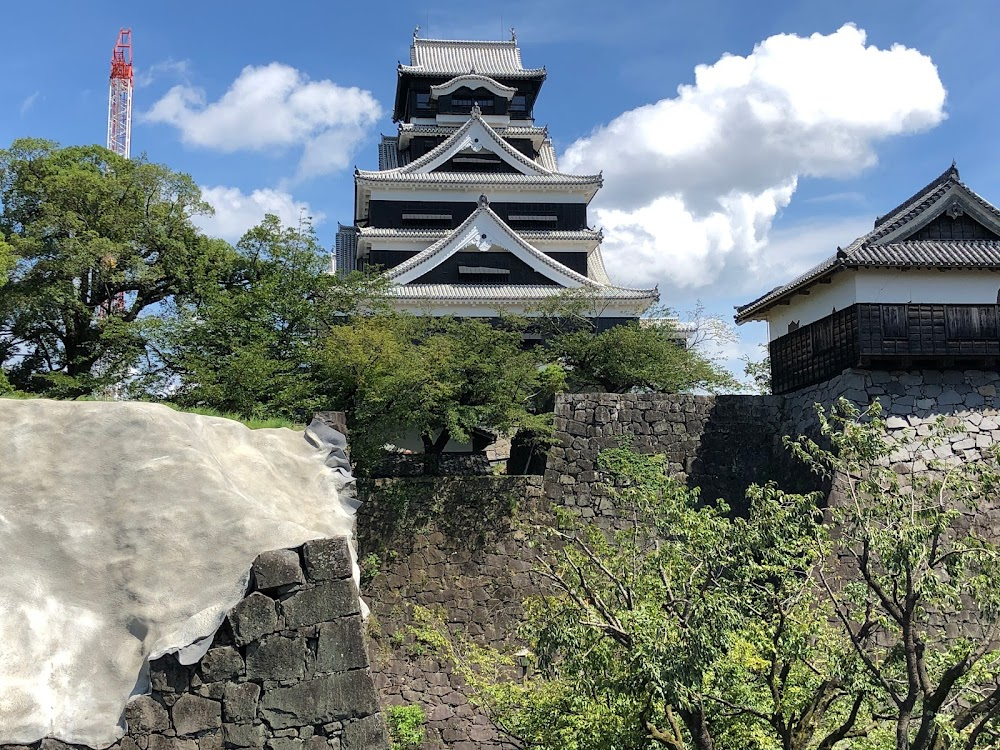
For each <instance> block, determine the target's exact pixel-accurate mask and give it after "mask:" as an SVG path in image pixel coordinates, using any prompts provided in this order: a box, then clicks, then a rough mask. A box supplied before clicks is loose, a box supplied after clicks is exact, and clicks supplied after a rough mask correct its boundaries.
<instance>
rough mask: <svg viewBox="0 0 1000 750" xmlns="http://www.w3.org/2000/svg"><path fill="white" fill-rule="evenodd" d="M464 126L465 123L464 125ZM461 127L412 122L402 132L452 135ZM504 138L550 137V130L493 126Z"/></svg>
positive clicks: (518, 126) (405, 125) (400, 128)
mask: <svg viewBox="0 0 1000 750" xmlns="http://www.w3.org/2000/svg"><path fill="white" fill-rule="evenodd" d="M463 124H464V123H463ZM459 127H460V126H459V125H452V126H447V125H415V124H414V123H412V122H401V123H400V124H399V130H400V132H404V131H405V132H407V133H412V134H413V135H451V134H452V133H454V132H455V131H456V130H457V129H458V128H459ZM490 127H492V128H493V129H494V130H495V131H497V132H498V133H499V134H500V135H502V136H503V137H504V138H530V137H532V136H539V135H541V136H544V135H548V132H549V129H548V128H546V127H541V126H536V125H506V126H505V125H491V126H490Z"/></svg>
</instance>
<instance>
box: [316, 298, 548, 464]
mask: <svg viewBox="0 0 1000 750" xmlns="http://www.w3.org/2000/svg"><path fill="white" fill-rule="evenodd" d="M323 358H324V362H325V364H324V373H325V375H326V379H327V382H328V383H330V384H331V387H333V388H334V393H333V402H332V403H333V404H335V405H336V406H337V407H338V408H340V409H343V410H344V411H346V412H347V414H348V419H349V426H350V429H351V435H352V447H355V448H356V449H357V450H360V451H362V452H370V451H371V450H373V449H375V448H377V447H378V446H381V445H382V444H384V443H385V442H386V441H387V440H391V439H393V438H399V437H401V436H403V435H404V434H406V433H407V432H411V431H412V432H414V433H416V434H417V435H419V437H420V440H421V443H422V445H423V448H424V450H425V452H427V453H440V452H441V451H442V450H444V448H445V446H446V445H447V444H448V442H449V440H452V439H454V440H458V441H466V440H468V439H469V438H470V436H471V434H472V431H473V430H474V429H475V428H477V427H486V428H492V429H496V430H501V431H505V432H513V431H514V430H516V429H518V428H522V427H528V428H532V429H544V422H545V420H544V419H542V418H540V417H539V416H537V415H535V414H532V413H531V411H530V409H529V408H528V406H529V404H530V402H531V399H532V396H533V395H534V391H535V390H536V388H538V387H539V386H538V378H539V372H538V367H537V363H536V362H535V359H534V357H533V356H532V353H531V352H529V351H526V350H525V349H524V347H523V346H522V341H521V334H520V332H519V331H517V330H504V329H502V328H498V327H494V326H491V325H489V324H488V323H484V322H481V321H477V320H473V319H465V320H456V319H453V318H428V317H416V316H410V315H383V316H373V317H359V318H356V319H355V320H354V321H353V322H352V323H351V324H350V325H343V326H337V327H334V328H332V329H331V330H330V332H329V334H328V335H327V337H326V340H325V346H324V353H323Z"/></svg>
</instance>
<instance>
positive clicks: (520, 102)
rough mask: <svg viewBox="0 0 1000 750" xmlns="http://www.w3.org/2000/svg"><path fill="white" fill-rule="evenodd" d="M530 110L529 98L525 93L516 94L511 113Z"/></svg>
mask: <svg viewBox="0 0 1000 750" xmlns="http://www.w3.org/2000/svg"><path fill="white" fill-rule="evenodd" d="M527 111H528V100H527V97H525V96H524V94H515V95H514V98H513V99H512V100H511V102H510V113H511V114H524V113H525V112H527Z"/></svg>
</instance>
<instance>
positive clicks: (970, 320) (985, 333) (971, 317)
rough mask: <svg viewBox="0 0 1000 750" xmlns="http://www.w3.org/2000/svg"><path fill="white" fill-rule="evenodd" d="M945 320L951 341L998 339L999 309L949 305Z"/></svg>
mask: <svg viewBox="0 0 1000 750" xmlns="http://www.w3.org/2000/svg"><path fill="white" fill-rule="evenodd" d="M945 318H946V320H947V322H948V338H950V339H966V340H968V339H995V338H996V337H997V309H996V307H994V306H993V305H988V306H987V305H948V306H947V307H946V308H945Z"/></svg>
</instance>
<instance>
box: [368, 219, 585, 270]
mask: <svg viewBox="0 0 1000 750" xmlns="http://www.w3.org/2000/svg"><path fill="white" fill-rule="evenodd" d="M470 248H474V249H477V250H480V251H483V252H489V251H496V250H497V249H500V250H504V251H507V252H509V253H511V254H513V255H514V256H515V257H517V258H519V259H520V260H522V261H524V263H526V264H527V265H528V266H530V267H531V268H533V269H534V270H536V271H538V272H539V273H540V274H542V275H543V276H545V277H546V278H549V279H551V280H552V281H554V282H556V283H557V284H559V285H560V286H564V287H571V288H575V287H581V286H589V287H594V286H600V285H599V284H598V283H597V282H595V281H594V280H592V279H588V278H587V277H586V276H584V275H582V274H579V273H577V272H576V271H574V270H573V269H571V268H567V267H566V266H564V265H563V264H562V263H560V262H559V261H557V260H555V259H553V258H551V257H550V256H548V255H546V254H545V253H543V252H542V251H541V250H538V249H537V248H535V247H533V246H532V245H530V244H528V243H527V242H525V241H524V240H523V239H521V238H520V237H518V235H517V233H516V232H514V230H512V229H511V228H510V227H509V226H507V224H506V223H504V221H503V219H501V218H500V217H499V216H497V214H496V213H495V212H494V211H493V209H491V208H490V207H489V206H488V205H486V204H481V205H480V206H479V208H477V209H476V210H475V211H474V212H473V213H472V215H471V216H469V218H468V219H466V220H465V221H463V222H462V224H461V225H460V226H459V227H458V228H457V229H455V230H454V231H453V232H452V233H451V234H449V235H448V236H447V237H445V238H443V239H441V240H438V241H437V242H435V243H434V244H433V245H431V246H430V247H428V248H427V249H426V250H423V251H421V252H419V253H417V254H416V255H414V256H413V257H412V258H410V259H409V260H406V261H404V262H402V263H400V264H399V265H398V266H396V267H395V268H391V269H389V271H388V272H387V274H386V275H387V276H388V277H389V278H390V279H391V280H392V281H393V282H394V283H396V284H408V283H410V282H412V281H415V280H416V279H419V278H420V277H421V276H423V275H424V274H425V273H427V272H428V271H430V270H431V269H433V268H435V267H436V266H438V265H439V264H441V263H443V262H444V261H445V260H447V259H448V258H450V257H451V256H452V255H454V254H455V253H457V252H458V251H460V250H467V249H470Z"/></svg>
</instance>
